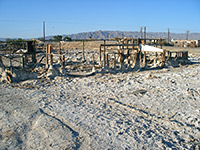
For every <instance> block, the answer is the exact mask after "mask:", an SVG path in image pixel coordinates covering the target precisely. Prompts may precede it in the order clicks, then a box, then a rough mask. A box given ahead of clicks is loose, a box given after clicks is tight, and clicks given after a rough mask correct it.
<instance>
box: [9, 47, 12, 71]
mask: <svg viewBox="0 0 200 150" xmlns="http://www.w3.org/2000/svg"><path fill="white" fill-rule="evenodd" d="M9 52H10V57H9V60H10V71H11V72H12V59H11V45H9Z"/></svg>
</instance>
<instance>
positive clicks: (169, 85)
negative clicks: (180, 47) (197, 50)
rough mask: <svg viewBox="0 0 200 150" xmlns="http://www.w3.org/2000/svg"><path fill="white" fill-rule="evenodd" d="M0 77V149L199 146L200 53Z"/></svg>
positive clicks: (167, 147)
mask: <svg viewBox="0 0 200 150" xmlns="http://www.w3.org/2000/svg"><path fill="white" fill-rule="evenodd" d="M192 61H195V62H196V64H193V65H188V66H182V67H180V68H164V69H162V70H151V71H141V72H128V73H118V74H104V75H102V74H96V75H95V76H90V77H83V78H71V77H55V78H54V80H51V81H43V80H28V81H24V82H22V83H13V84H11V85H9V84H0V101H1V103H0V140H1V142H0V149H52V150H53V149H195V148H196V149H199V148H200V144H199V143H200V73H199V72H200V64H199V62H200V59H199V58H194V59H193V60H192Z"/></svg>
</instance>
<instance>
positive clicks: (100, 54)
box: [99, 45, 102, 65]
mask: <svg viewBox="0 0 200 150" xmlns="http://www.w3.org/2000/svg"><path fill="white" fill-rule="evenodd" d="M99 63H100V65H102V63H101V45H100V48H99Z"/></svg>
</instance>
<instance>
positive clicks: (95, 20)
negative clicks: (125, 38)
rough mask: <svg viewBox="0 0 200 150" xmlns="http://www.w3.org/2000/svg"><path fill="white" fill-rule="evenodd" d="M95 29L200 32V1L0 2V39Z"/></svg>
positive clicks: (83, 0) (89, 0) (57, 0)
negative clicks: (44, 28) (44, 30)
mask: <svg viewBox="0 0 200 150" xmlns="http://www.w3.org/2000/svg"><path fill="white" fill-rule="evenodd" d="M43 21H45V22H46V35H57V34H72V33H79V32H88V31H96V30H121V31H139V30H140V26H146V27H147V32H151V31H152V32H167V29H168V27H169V28H170V31H171V32H176V33H180V32H181V33H185V31H186V30H189V31H190V33H191V32H198V33H200V0H0V37H1V38H18V37H21V38H31V37H42V36H43V33H42V28H43V25H42V24H43Z"/></svg>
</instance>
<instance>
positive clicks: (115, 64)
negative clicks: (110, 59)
mask: <svg viewBox="0 0 200 150" xmlns="http://www.w3.org/2000/svg"><path fill="white" fill-rule="evenodd" d="M114 69H116V55H115V53H114Z"/></svg>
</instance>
